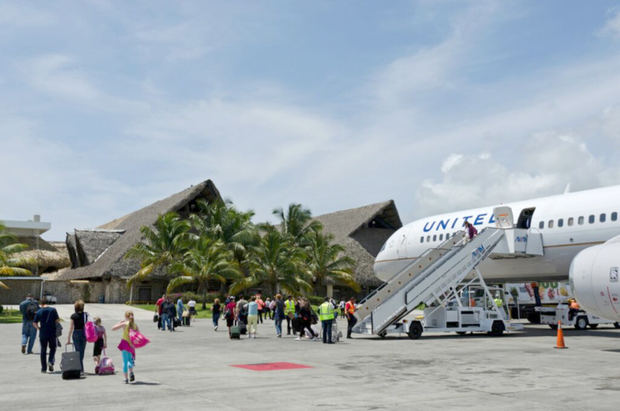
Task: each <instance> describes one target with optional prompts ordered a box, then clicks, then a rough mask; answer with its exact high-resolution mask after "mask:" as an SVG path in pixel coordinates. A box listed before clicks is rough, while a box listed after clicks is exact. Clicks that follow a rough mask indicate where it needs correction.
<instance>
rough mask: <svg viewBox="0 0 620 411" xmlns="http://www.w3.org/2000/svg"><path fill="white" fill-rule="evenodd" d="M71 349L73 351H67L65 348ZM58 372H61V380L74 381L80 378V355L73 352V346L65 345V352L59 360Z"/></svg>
mask: <svg viewBox="0 0 620 411" xmlns="http://www.w3.org/2000/svg"><path fill="white" fill-rule="evenodd" d="M69 346H71V347H73V351H67V348H68V347H69ZM60 370H61V371H62V379H63V380H74V379H78V378H80V373H81V371H82V366H81V365H80V353H79V352H77V351H75V346H74V345H73V344H67V345H65V351H64V352H63V353H62V358H61V359H60Z"/></svg>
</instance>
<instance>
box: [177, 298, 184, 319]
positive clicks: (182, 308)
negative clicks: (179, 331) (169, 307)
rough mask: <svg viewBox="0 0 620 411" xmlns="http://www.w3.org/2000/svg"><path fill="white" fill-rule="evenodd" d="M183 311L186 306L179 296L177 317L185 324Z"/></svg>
mask: <svg viewBox="0 0 620 411" xmlns="http://www.w3.org/2000/svg"><path fill="white" fill-rule="evenodd" d="M183 311H185V306H184V305H183V299H182V298H181V297H179V299H178V300H177V318H178V319H179V322H180V323H181V324H183Z"/></svg>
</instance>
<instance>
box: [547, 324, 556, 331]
mask: <svg viewBox="0 0 620 411" xmlns="http://www.w3.org/2000/svg"><path fill="white" fill-rule="evenodd" d="M549 328H551V329H552V330H557V329H558V325H557V324H549Z"/></svg>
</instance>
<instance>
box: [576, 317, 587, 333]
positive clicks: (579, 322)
mask: <svg viewBox="0 0 620 411" xmlns="http://www.w3.org/2000/svg"><path fill="white" fill-rule="evenodd" d="M587 326H588V318H587V317H584V316H583V315H581V316H579V317H577V319H576V320H575V329H577V330H585V329H586V327H587Z"/></svg>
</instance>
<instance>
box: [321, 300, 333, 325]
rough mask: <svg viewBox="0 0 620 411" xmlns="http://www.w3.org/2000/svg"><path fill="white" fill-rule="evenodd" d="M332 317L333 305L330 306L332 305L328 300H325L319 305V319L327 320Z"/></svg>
mask: <svg viewBox="0 0 620 411" xmlns="http://www.w3.org/2000/svg"><path fill="white" fill-rule="evenodd" d="M333 319H334V307H332V305H331V304H330V303H329V302H327V301H325V302H324V303H323V304H321V306H320V307H319V320H321V321H327V320H333Z"/></svg>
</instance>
